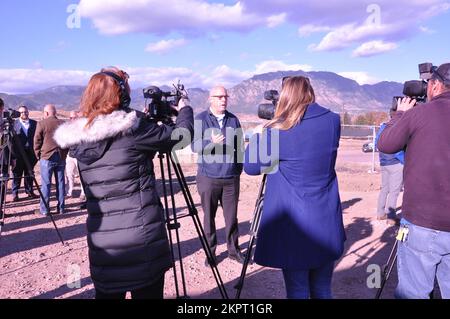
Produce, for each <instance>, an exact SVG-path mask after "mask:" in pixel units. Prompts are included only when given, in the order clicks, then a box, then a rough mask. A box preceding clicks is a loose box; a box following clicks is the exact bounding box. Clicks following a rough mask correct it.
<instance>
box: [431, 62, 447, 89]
mask: <svg viewBox="0 0 450 319" xmlns="http://www.w3.org/2000/svg"><path fill="white" fill-rule="evenodd" d="M431 78H432V79H433V80H439V81H441V82H443V83H444V84H445V85H450V63H445V64H442V65H441V66H440V67H438V68H437V70H436V71H434V72H433V75H432V77H431Z"/></svg>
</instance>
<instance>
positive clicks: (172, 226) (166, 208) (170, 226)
mask: <svg viewBox="0 0 450 319" xmlns="http://www.w3.org/2000/svg"><path fill="white" fill-rule="evenodd" d="M158 157H159V165H160V168H161V183H162V188H163V195H164V213H165V216H166V225H167V230H168V237H169V244H170V253H171V257H172V263H173V278H174V284H175V292H176V295H177V299H180V290H179V287H178V275H177V269H176V263H175V253H174V249H173V238H172V230H173V229H176V228H177V227H178V225H176V224H172V223H171V218H170V212H169V203H168V200H167V190H166V178H165V173H164V162H163V158H164V155H163V154H162V153H160V154H159V155H158ZM184 293H186V291H185V292H184Z"/></svg>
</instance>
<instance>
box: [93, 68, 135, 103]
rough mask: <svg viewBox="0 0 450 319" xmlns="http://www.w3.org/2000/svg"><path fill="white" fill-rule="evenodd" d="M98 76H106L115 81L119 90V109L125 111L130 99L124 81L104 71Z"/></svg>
mask: <svg viewBox="0 0 450 319" xmlns="http://www.w3.org/2000/svg"><path fill="white" fill-rule="evenodd" d="M98 74H104V75H107V76H109V77H111V78H113V79H114V80H115V81H116V83H117V84H118V85H119V88H120V106H119V108H120V109H127V108H128V107H129V106H130V103H131V97H130V94H129V93H128V90H127V85H126V81H125V80H124V79H122V78H121V77H120V76H118V75H117V74H115V73H113V72H108V71H104V72H100V73H98Z"/></svg>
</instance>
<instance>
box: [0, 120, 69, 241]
mask: <svg viewBox="0 0 450 319" xmlns="http://www.w3.org/2000/svg"><path fill="white" fill-rule="evenodd" d="M13 123H14V120H13V119H12V118H11V117H8V118H6V119H4V122H3V123H2V129H3V132H2V137H1V141H2V143H1V147H0V149H1V154H0V160H1V164H0V166H1V170H0V173H1V177H0V236H1V233H2V230H3V226H4V225H5V204H6V193H7V188H8V181H9V180H10V179H11V178H10V177H9V168H10V166H11V155H12V154H11V153H12V152H11V151H12V146H14V147H15V148H14V149H15V150H16V151H17V152H18V154H17V155H18V156H19V157H20V159H21V160H23V162H24V163H25V167H26V170H27V174H28V176H31V177H32V178H33V183H34V186H35V187H36V189H37V190H38V192H39V196H40V198H41V200H42V202H43V203H44V204H45V207H46V209H47V211H48V212H50V206H49V203H48V202H47V201H46V200H45V199H44V195H43V194H42V191H41V188H40V187H39V184H38V182H37V180H36V177H35V176H34V171H33V168H32V166H31V164H30V161H29V160H28V158H27V156H26V154H25V150H24V148H23V146H22V144H21V143H20V141H19V138H18V136H17V134H16V132H15V131H14V129H13V128H12V125H13ZM48 216H49V217H50V219H51V221H52V223H53V226H54V227H55V230H56V233H57V234H58V237H59V240H60V241H61V243H62V244H63V245H64V244H65V243H64V240H63V238H62V236H61V233H60V232H59V229H58V227H57V226H56V223H55V220H54V219H53V216H52V215H51V214H48Z"/></svg>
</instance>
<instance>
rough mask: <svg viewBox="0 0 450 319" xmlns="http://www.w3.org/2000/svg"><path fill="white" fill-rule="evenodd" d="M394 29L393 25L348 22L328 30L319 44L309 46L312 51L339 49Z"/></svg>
mask: <svg viewBox="0 0 450 319" xmlns="http://www.w3.org/2000/svg"><path fill="white" fill-rule="evenodd" d="M395 29H396V26H394V25H383V24H381V25H377V24H364V25H361V26H357V25H355V24H349V25H345V26H342V27H340V28H337V29H335V30H333V31H331V32H329V33H328V34H327V35H325V37H324V38H323V39H322V41H321V42H320V43H319V44H317V45H316V44H313V45H311V46H310V47H309V48H310V49H311V50H312V51H332V50H339V49H343V48H346V47H348V46H350V45H351V44H353V43H357V42H360V41H365V40H366V39H370V38H373V37H378V38H379V37H384V36H387V35H389V34H390V33H392V32H393V31H394V30H395Z"/></svg>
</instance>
